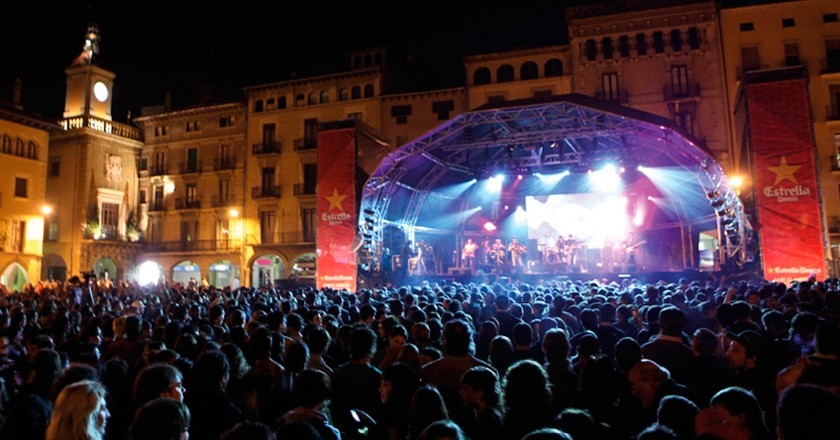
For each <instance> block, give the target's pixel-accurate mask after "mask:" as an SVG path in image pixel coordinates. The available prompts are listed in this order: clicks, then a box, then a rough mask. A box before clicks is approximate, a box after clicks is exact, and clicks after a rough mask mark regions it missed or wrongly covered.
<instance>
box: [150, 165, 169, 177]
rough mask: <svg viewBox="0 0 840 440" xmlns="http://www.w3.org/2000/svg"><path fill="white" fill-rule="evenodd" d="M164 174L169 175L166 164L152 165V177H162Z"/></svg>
mask: <svg viewBox="0 0 840 440" xmlns="http://www.w3.org/2000/svg"><path fill="white" fill-rule="evenodd" d="M164 174H169V170H167V169H166V165H165V164H158V165H152V166H150V167H149V175H150V176H162V175H164Z"/></svg>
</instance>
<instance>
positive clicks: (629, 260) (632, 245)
mask: <svg viewBox="0 0 840 440" xmlns="http://www.w3.org/2000/svg"><path fill="white" fill-rule="evenodd" d="M645 243H646V241H644V240H641V241H640V240H639V239H638V238H637V237H636V233H635V232H634V231H628V232H627V238H625V239H624V243H623V246H624V252H625V255H624V263H625V268H626V270H627V272H635V271H636V268H637V266H636V249H638V248H639V246H641V245H643V244H645Z"/></svg>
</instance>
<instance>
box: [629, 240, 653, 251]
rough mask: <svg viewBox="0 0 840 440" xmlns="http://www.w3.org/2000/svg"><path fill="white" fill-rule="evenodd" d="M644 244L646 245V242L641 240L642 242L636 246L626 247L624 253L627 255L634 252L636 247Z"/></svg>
mask: <svg viewBox="0 0 840 440" xmlns="http://www.w3.org/2000/svg"><path fill="white" fill-rule="evenodd" d="M645 243H647V240H642V241H640V242H638V243H636V244H632V245H630V246H627V247H625V248H624V252H625V253H628V254H629V253H630V252H633V251H634V250H636V248H637V247H639V246H641V245H643V244H645Z"/></svg>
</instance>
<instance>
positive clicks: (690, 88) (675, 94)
mask: <svg viewBox="0 0 840 440" xmlns="http://www.w3.org/2000/svg"><path fill="white" fill-rule="evenodd" d="M662 96H663V97H664V98H665V100H666V101H678V100H680V99H687V98H697V97H699V96H700V83H694V84H682V85H676V84H672V85H669V86H664V87H662Z"/></svg>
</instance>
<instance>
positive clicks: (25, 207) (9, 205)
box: [0, 82, 60, 290]
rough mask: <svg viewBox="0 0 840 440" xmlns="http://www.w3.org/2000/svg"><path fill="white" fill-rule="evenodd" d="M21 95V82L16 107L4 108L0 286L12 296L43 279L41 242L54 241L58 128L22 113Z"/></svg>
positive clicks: (0, 126) (0, 110)
mask: <svg viewBox="0 0 840 440" xmlns="http://www.w3.org/2000/svg"><path fill="white" fill-rule="evenodd" d="M20 90H21V84H20V82H18V83H16V84H15V93H14V95H15V100H14V102H12V103H0V138H2V146H0V175H2V176H3V177H2V178H0V284H2V285H3V286H5V287H7V288H8V289H11V290H20V289H21V288H22V287H23V286H24V285H25V284H26V283H34V282H36V281H38V280H39V279H41V278H42V267H43V260H42V258H43V255H44V254H43V241H44V239H47V240H50V239H53V238H54V237H55V235H54V233H55V228H54V227H53V226H52V225H54V223H53V222H52V218H53V217H52V212H51V209H53V206H52V205H50V204H48V203H47V199H46V181H47V157H48V152H49V139H50V134H51V133H53V132H56V131H58V130H59V126H58V125H57V124H55V123H52V122H48V121H46V120H44V119H43V118H41V117H40V116H38V115H34V114H31V113H28V112H26V111H24V109H23V107H22V106H20V104H19V98H20ZM59 275H60V274H59Z"/></svg>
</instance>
